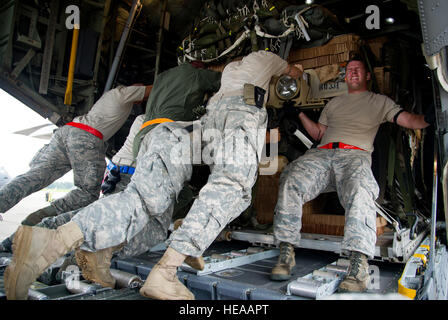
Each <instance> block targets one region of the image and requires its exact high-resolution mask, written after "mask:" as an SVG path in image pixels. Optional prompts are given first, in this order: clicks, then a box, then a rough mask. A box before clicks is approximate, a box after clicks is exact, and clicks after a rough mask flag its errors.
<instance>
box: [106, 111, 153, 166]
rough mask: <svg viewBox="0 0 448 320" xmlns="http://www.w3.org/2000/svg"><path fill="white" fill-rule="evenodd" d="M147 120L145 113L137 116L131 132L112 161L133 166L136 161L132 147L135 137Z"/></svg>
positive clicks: (119, 164) (120, 164)
mask: <svg viewBox="0 0 448 320" xmlns="http://www.w3.org/2000/svg"><path fill="white" fill-rule="evenodd" d="M144 120H145V115H144V114H141V115H139V116H138V117H136V118H135V120H134V123H132V126H131V129H130V130H129V134H128V136H127V138H126V141H125V142H124V144H123V146H122V147H121V148H120V150H119V151H118V152H117V153H116V154H115V155H114V156H113V158H112V162H113V163H115V164H116V165H118V166H131V165H133V162H134V156H133V153H132V148H133V145H134V138H135V136H136V135H137V133H138V132H139V131H140V128H141V126H142V124H143V121H144Z"/></svg>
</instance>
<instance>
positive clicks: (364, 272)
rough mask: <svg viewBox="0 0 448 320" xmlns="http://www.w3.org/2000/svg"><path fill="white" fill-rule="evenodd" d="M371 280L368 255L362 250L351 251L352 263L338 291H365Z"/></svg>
mask: <svg viewBox="0 0 448 320" xmlns="http://www.w3.org/2000/svg"><path fill="white" fill-rule="evenodd" d="M369 282H370V276H369V263H368V261H367V256H366V255H364V254H362V253H361V252H357V251H351V253H350V265H349V267H348V273H347V276H346V277H345V279H344V281H342V282H341V284H340V285H339V290H338V292H365V291H366V290H367V285H368V284H369Z"/></svg>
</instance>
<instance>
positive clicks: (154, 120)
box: [140, 118, 174, 130]
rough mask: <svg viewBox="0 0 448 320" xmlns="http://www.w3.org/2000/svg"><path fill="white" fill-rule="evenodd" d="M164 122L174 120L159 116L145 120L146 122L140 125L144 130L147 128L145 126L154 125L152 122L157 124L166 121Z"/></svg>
mask: <svg viewBox="0 0 448 320" xmlns="http://www.w3.org/2000/svg"><path fill="white" fill-rule="evenodd" d="M164 122H174V121H173V120H171V119H168V118H157V119H152V120H149V121H146V122H144V123H143V124H142V126H141V127H140V130H142V129H143V128H145V127H147V126H150V125H152V124H156V123H164Z"/></svg>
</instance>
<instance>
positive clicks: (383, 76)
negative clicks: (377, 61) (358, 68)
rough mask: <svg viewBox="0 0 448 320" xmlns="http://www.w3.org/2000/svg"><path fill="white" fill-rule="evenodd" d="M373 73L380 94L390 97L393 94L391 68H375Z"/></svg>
mask: <svg viewBox="0 0 448 320" xmlns="http://www.w3.org/2000/svg"><path fill="white" fill-rule="evenodd" d="M373 72H374V74H375V78H376V82H377V83H378V87H379V89H380V93H381V94H385V95H389V94H390V93H391V92H392V89H391V84H390V71H389V67H387V66H386V67H375V68H373Z"/></svg>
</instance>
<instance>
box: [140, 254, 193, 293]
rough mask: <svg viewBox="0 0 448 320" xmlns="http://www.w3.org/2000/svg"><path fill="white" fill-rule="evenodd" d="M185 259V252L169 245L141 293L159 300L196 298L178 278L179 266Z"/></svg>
mask: <svg viewBox="0 0 448 320" xmlns="http://www.w3.org/2000/svg"><path fill="white" fill-rule="evenodd" d="M184 260H185V255H184V254H182V253H179V252H177V251H176V250H174V249H172V248H170V247H168V249H167V250H166V251H165V254H164V255H163V257H162V258H161V259H160V260H159V262H157V264H156V265H155V266H154V268H153V269H152V270H151V272H150V273H149V275H148V278H146V281H145V284H144V285H143V287H142V288H141V289H140V294H141V295H142V296H144V297H147V298H152V299H158V300H194V294H193V293H191V292H190V290H188V289H187V287H185V286H184V285H183V284H182V283H181V282H180V281H179V279H178V278H177V267H179V266H180V265H181V264H182V262H183V261H184Z"/></svg>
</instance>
